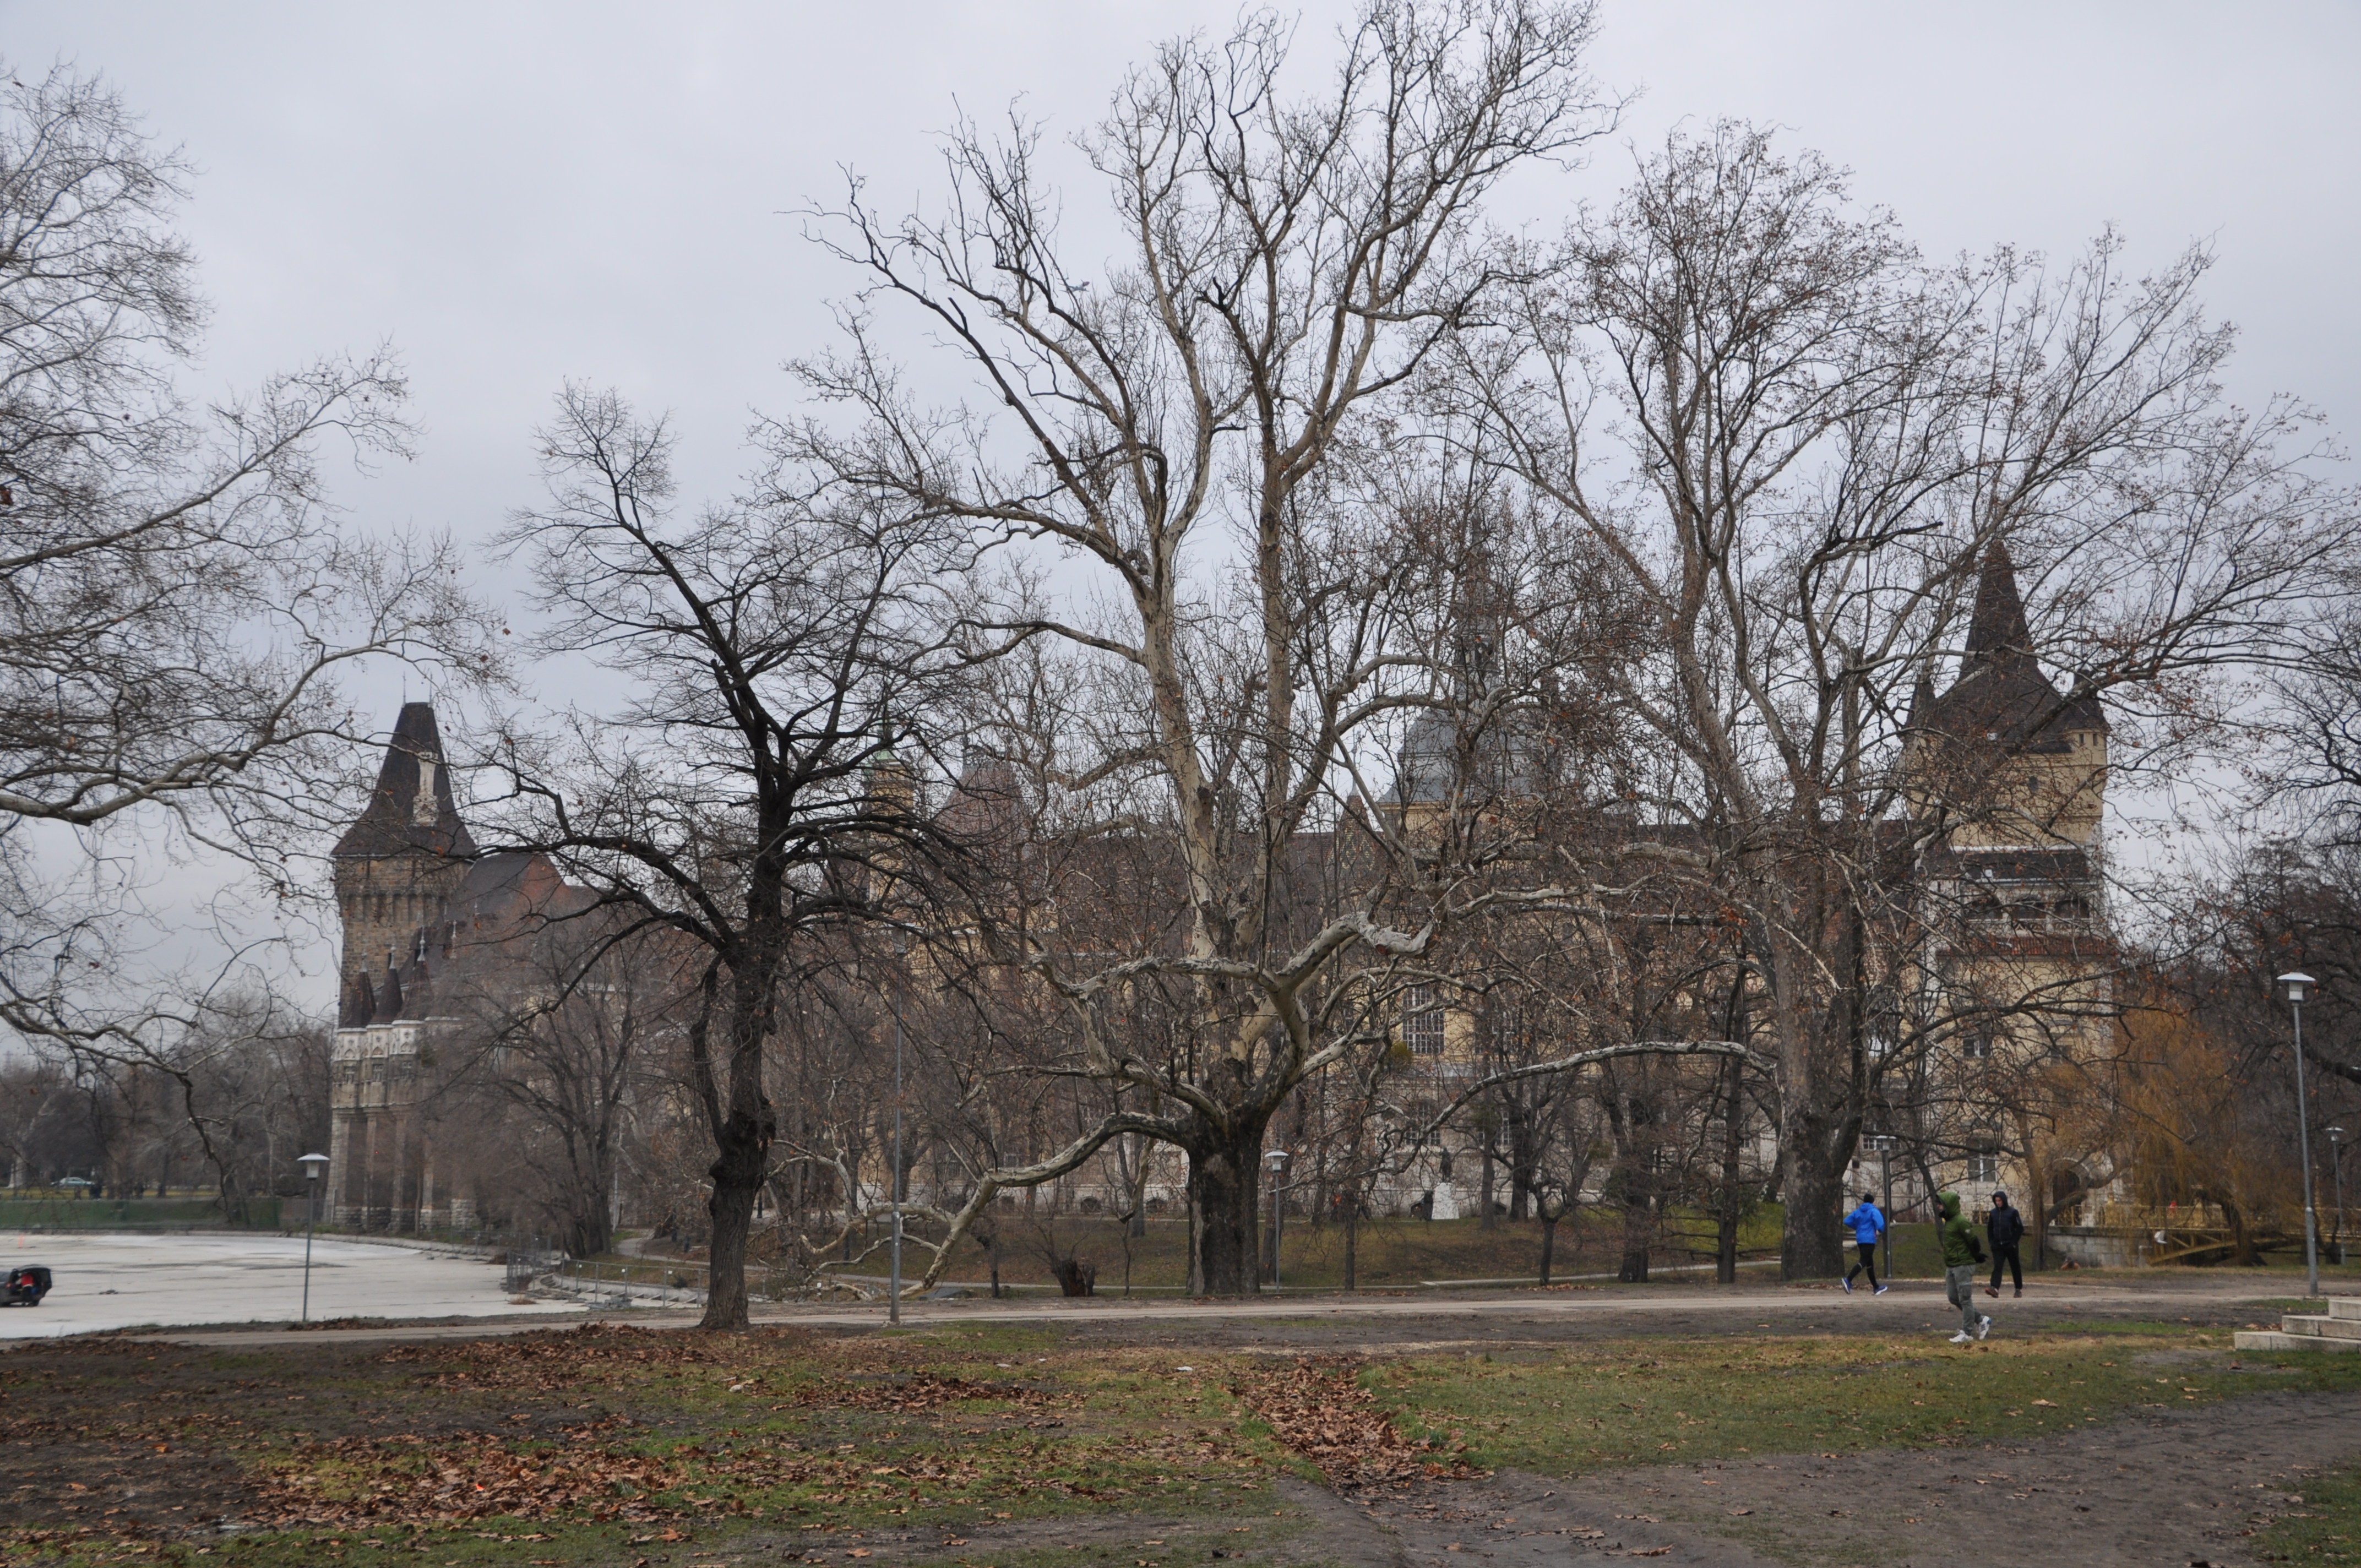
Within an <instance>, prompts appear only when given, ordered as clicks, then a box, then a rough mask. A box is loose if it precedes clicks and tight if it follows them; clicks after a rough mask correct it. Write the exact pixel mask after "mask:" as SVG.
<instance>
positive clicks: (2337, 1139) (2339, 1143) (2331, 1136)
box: [2328, 1127, 2345, 1263]
mask: <svg viewBox="0 0 2361 1568" xmlns="http://www.w3.org/2000/svg"><path fill="white" fill-rule="evenodd" d="M2344 1139H2345V1129H2344V1128H2342V1127H2331V1128H2329V1129H2328V1166H2329V1168H2330V1169H2331V1170H2333V1171H2334V1172H2335V1173H2336V1230H2335V1232H2334V1235H2335V1237H2336V1261H2337V1262H2339V1263H2343V1262H2344V1261H2345V1142H2344Z"/></svg>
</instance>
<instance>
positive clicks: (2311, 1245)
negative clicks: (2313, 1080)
mask: <svg viewBox="0 0 2361 1568" xmlns="http://www.w3.org/2000/svg"><path fill="white" fill-rule="evenodd" d="M2318 983H2319V982H2318V981H2314V980H2313V979H2312V976H2310V975H2308V974H2305V973H2303V972H2302V971H2301V970H2289V971H2288V972H2287V973H2285V974H2283V975H2281V976H2279V981H2278V985H2279V996H2280V998H2281V999H2282V1000H2283V1001H2285V1002H2286V1003H2287V1004H2288V1017H2289V1018H2290V1021H2291V1023H2292V1025H2293V1026H2294V1031H2295V1132H2296V1150H2297V1157H2298V1158H2299V1159H2301V1161H2302V1176H2303V1274H2304V1289H2305V1290H2306V1291H2307V1292H2308V1293H2309V1294H2311V1295H2314V1296H2317V1295H2319V1294H2320V1219H2319V1216H2318V1215H2317V1214H2316V1213H2315V1212H2313V1210H2312V1103H2311V1102H2310V1100H2309V1099H2308V1098H2307V1097H2306V1095H2305V1091H2304V1082H2303V1004H2304V1003H2307V1002H2309V1001H2311V1000H2312V987H2313V986H2314V985H2316V984H2318Z"/></svg>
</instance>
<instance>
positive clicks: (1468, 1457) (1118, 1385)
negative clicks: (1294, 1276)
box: [0, 1324, 2361, 1568]
mask: <svg viewBox="0 0 2361 1568" xmlns="http://www.w3.org/2000/svg"><path fill="white" fill-rule="evenodd" d="M1176 1342H1177V1343H1176ZM2353 1389H2361V1357H2354V1358H2345V1357H2329V1356H2309V1357H2282V1358H2261V1357H2245V1358H2241V1357H2240V1356H2238V1355H2237V1354H2235V1353H2234V1352H2232V1351H2230V1350H2229V1348H2228V1346H2227V1336H2226V1334H2224V1333H2223V1332H2219V1331H2218V1330H2213V1329H2199V1328H2192V1327H2183V1326H2180V1325H2172V1326H2167V1325H2162V1324H2149V1325H2138V1324H2114V1325H2108V1326H2105V1327H2103V1328H2102V1327H2097V1326H2092V1327H2083V1328H2078V1329H2076V1330H2074V1331H2072V1332H2063V1331H2059V1332H2046V1333H2038V1334H2026V1335H2025V1336H2022V1337H2017V1338H2013V1339H2008V1340H2001V1339H1995V1340H1993V1341H1992V1342H1989V1343H1983V1344H1979V1345H1974V1346H1970V1347H1965V1348H1960V1349H1954V1348H1953V1347H1951V1346H1949V1345H1948V1344H1946V1343H1943V1342H1942V1340H1941V1338H1940V1336H1939V1335H1932V1334H1920V1335H1916V1336H1898V1335H1891V1334H1887V1335H1864V1334H1844V1335H1838V1334H1827V1333H1795V1332H1751V1333H1744V1334H1739V1333H1730V1332H1722V1333H1719V1334H1712V1335H1703V1334H1683V1335H1659V1336H1651V1337H1636V1336H1625V1337H1588V1336H1577V1337H1575V1338H1572V1339H1569V1340H1565V1341H1562V1342H1559V1343H1525V1344H1502V1345H1499V1346H1497V1347H1494V1348H1491V1349H1488V1350H1483V1351H1477V1350H1453V1349H1446V1348H1443V1347H1440V1346H1437V1345H1435V1344H1433V1342H1429V1343H1427V1345H1426V1346H1425V1347H1423V1348H1417V1349H1411V1348H1409V1347H1407V1346H1405V1347H1404V1350H1403V1352H1402V1353H1400V1354H1383V1353H1381V1352H1373V1353H1371V1354H1360V1355H1344V1354H1296V1353H1292V1352H1289V1351H1275V1352H1266V1353H1257V1352H1255V1351H1252V1350H1248V1349H1242V1348H1239V1347H1238V1346H1236V1345H1235V1344H1230V1345H1224V1347H1222V1348H1218V1349H1196V1348H1191V1346H1190V1345H1189V1344H1188V1343H1185V1342H1181V1336H1176V1335H1173V1334H1171V1333H1170V1332H1168V1331H1164V1330H1159V1333H1158V1341H1157V1343H1153V1344H1145V1343H1108V1342H1107V1341H1106V1339H1105V1338H1104V1335H1098V1336H1094V1337H1091V1338H1082V1337H1079V1336H1077V1337H1068V1336H1066V1335H1065V1334H1063V1333H1061V1332H1060V1331H1057V1330H1054V1329H1049V1328H1031V1327H1015V1326H1006V1325H1001V1326H986V1325H970V1326H964V1327H943V1328H937V1329H932V1330H929V1331H928V1332H911V1333H894V1334H886V1333H864V1332H845V1333H841V1334H823V1333H818V1332H803V1331H796V1330H785V1329H774V1330H764V1331H759V1332H754V1333H751V1334H744V1335H725V1336H708V1335H702V1334H697V1333H693V1332H678V1331H654V1330H647V1329H634V1328H630V1327H597V1328H589V1329H584V1330H578V1331H560V1332H539V1333H532V1334H523V1335H519V1336H515V1337H511V1338H500V1339H485V1340H473V1341H469V1340H448V1341H433V1342H428V1343H411V1344H387V1343H341V1344H339V1343H302V1342H298V1343H277V1344H272V1345H269V1346H268V1347H266V1348H257V1349H253V1350H238V1351H221V1350H201V1349H191V1348H184V1347H175V1346H167V1345H159V1344H152V1343H137V1342H132V1341H125V1340H93V1341H84V1342H66V1343H43V1344H37V1345H32V1346H27V1347H22V1348H19V1349H16V1350H14V1351H11V1352H9V1353H7V1354H5V1355H0V1454H5V1467H4V1468H5V1475H6V1480H5V1490H0V1563H12V1564H13V1563H74V1564H83V1563H120V1562H156V1561H162V1562H177V1563H188V1564H194V1563H200V1562H203V1563H231V1564H238V1565H241V1568H281V1565H291V1564H297V1563H339V1562H346V1561H351V1562H364V1563H375V1562H394V1561H404V1562H407V1561H412V1560H415V1561H418V1562H421V1563H436V1564H445V1565H456V1564H473V1563H586V1564H616V1565H636V1564H642V1563H644V1564H648V1565H651V1568H652V1565H653V1564H657V1563H669V1564H676V1565H680V1568H686V1565H688V1564H692V1563H723V1562H729V1561H733V1560H735V1561H744V1562H773V1563H775V1562H782V1561H803V1562H807V1563H811V1562H820V1561H825V1562H829V1563H837V1564H845V1563H853V1562H858V1561H860V1560H862V1559H867V1558H874V1559H876V1564H875V1568H884V1563H887V1562H889V1561H890V1562H897V1563H898V1562H904V1561H910V1560H914V1559H917V1560H931V1561H937V1562H940V1563H944V1564H946V1565H950V1564H964V1565H968V1568H983V1565H984V1564H992V1565H994V1568H1095V1565H1100V1564H1109V1565H1113V1568H1141V1565H1146V1568H1188V1565H1191V1564H1199V1563H1202V1564H1207V1565H1209V1568H1212V1565H1215V1564H1220V1565H1221V1568H1228V1565H1229V1564H1232V1563H1236V1564H1241V1565H1242V1568H1257V1565H1260V1568H1293V1565H1296V1564H1302V1563H1322V1562H1343V1563H1356V1562H1361V1561H1397V1560H1399V1559H1400V1552H1402V1551H1403V1550H1405V1547H1404V1542H1405V1541H1409V1540H1410V1539H1411V1538H1413V1537H1416V1538H1418V1539H1423V1538H1424V1537H1423V1536H1422V1535H1421V1533H1420V1532H1425V1533H1426V1534H1432V1535H1434V1536H1435V1537H1436V1550H1438V1551H1440V1550H1444V1549H1445V1548H1447V1546H1448V1544H1449V1542H1448V1541H1445V1540H1444V1539H1443V1538H1444V1537H1445V1536H1453V1537H1455V1536H1456V1535H1461V1534H1470V1533H1471V1532H1475V1531H1477V1530H1484V1531H1490V1532H1494V1533H1492V1534H1490V1535H1487V1536H1485V1537H1484V1538H1483V1539H1485V1540H1487V1541H1491V1542H1492V1543H1493V1544H1492V1546H1490V1547H1488V1548H1487V1550H1493V1551H1495V1552H1507V1551H1508V1548H1507V1547H1506V1546H1505V1545H1503V1544H1502V1543H1504V1542H1507V1541H1512V1540H1513V1541H1528V1542H1530V1544H1531V1545H1532V1550H1534V1551H1536V1552H1540V1551H1543V1550H1544V1549H1546V1550H1547V1551H1556V1552H1563V1551H1565V1550H1576V1551H1582V1552H1587V1551H1591V1550H1596V1551H1599V1552H1607V1551H1618V1552H1620V1551H1625V1550H1631V1551H1645V1550H1653V1547H1651V1546H1648V1545H1647V1544H1646V1543H1645V1542H1644V1541H1642V1540H1641V1539H1640V1538H1639V1536H1636V1535H1634V1534H1633V1533H1632V1532H1641V1533H1642V1534H1644V1532H1645V1530H1648V1529H1653V1528H1654V1527H1656V1526H1657V1525H1658V1524H1659V1523H1660V1522H1661V1520H1660V1519H1659V1517H1658V1516H1659V1515H1661V1516H1662V1520H1670V1519H1672V1518H1673V1517H1674V1516H1673V1513H1672V1512H1671V1511H1670V1510H1671V1504H1670V1503H1667V1504H1665V1505H1664V1507H1663V1508H1657V1507H1655V1506H1653V1505H1648V1506H1644V1507H1642V1506H1633V1507H1627V1508H1621V1509H1620V1511H1619V1509H1618V1508H1617V1506H1616V1504H1615V1503H1614V1501H1613V1498H1615V1497H1620V1496H1622V1495H1623V1494H1624V1493H1626V1492H1646V1493H1648V1494H1649V1495H1651V1496H1653V1495H1655V1493H1656V1491H1657V1490H1658V1489H1659V1487H1658V1484H1657V1483H1653V1482H1649V1483H1640V1482H1635V1481H1634V1480H1633V1479H1632V1477H1635V1476H1640V1475H1648V1474H1651V1473H1652V1472H1651V1470H1650V1468H1649V1467H1654V1471H1653V1473H1656V1474H1661V1475H1664V1476H1665V1477H1666V1479H1665V1480H1664V1483H1663V1485H1662V1488H1661V1489H1662V1491H1663V1493H1664V1496H1665V1497H1672V1496H1674V1494H1675V1493H1676V1492H1678V1491H1679V1489H1680V1488H1679V1487H1678V1486H1675V1485H1674V1480H1673V1475H1674V1472H1675V1471H1682V1472H1683V1473H1690V1472H1693V1473H1694V1484H1693V1487H1692V1492H1693V1497H1695V1498H1700V1499H1705V1500H1707V1501H1709V1502H1710V1503H1712V1504H1713V1505H1714V1507H1715V1508H1719V1505H1720V1504H1721V1503H1722V1502H1723V1501H1724V1500H1725V1499H1727V1498H1730V1497H1735V1496H1736V1495H1737V1493H1738V1492H1739V1491H1740V1490H1742V1489H1743V1487H1744V1486H1746V1485H1749V1484H1752V1483H1749V1482H1748V1480H1747V1477H1748V1476H1749V1475H1753V1474H1754V1472H1756V1471H1761V1472H1763V1475H1774V1474H1777V1473H1779V1471H1780V1466H1781V1464H1788V1463H1790V1462H1793V1461H1801V1462H1803V1463H1805V1464H1819V1465H1820V1466H1821V1467H1822V1468H1824V1469H1831V1470H1833V1469H1835V1468H1836V1467H1837V1462H1839V1461H1840V1460H1843V1461H1846V1462H1850V1456H1858V1457H1859V1458H1860V1460H1861V1462H1862V1463H1864V1464H1867V1465H1869V1466H1870V1468H1871V1470H1872V1473H1874V1472H1875V1470H1876V1468H1877V1466H1878V1465H1880V1464H1883V1463H1885V1461H1883V1460H1881V1459H1880V1458H1879V1457H1878V1456H1879V1455H1881V1454H1884V1455H1892V1454H1894V1453H1897V1452H1905V1453H1907V1452H1916V1453H1932V1454H1939V1453H1944V1452H1952V1451H1956V1452H1959V1453H1968V1452H1971V1451H1976V1450H1979V1449H1980V1448H1991V1447H1994V1446H1995V1445H1998V1446H2006V1445H2010V1444H2015V1445H2019V1446H2020V1447H2022V1446H2024V1445H2028V1444H2029V1445H2032V1446H2033V1447H2036V1448H2037V1447H2039V1446H2040V1445H2042V1444H2044V1443H2049V1444H2051V1445H2052V1446H2055V1445H2056V1444H2058V1443H2061V1442H2062V1443H2066V1444H2068V1445H2073V1444H2078V1443H2082V1442H2085V1440H2086V1439H2088V1440H2089V1441H2091V1442H2097V1443H2099V1445H2100V1446H2101V1448H2104V1446H2105V1444H2106V1442H2108V1441H2109V1440H2108V1439H2107V1438H2106V1435H2105V1433H2106V1431H2112V1430H2113V1429H2112V1428H2110V1427H2109V1425H2108V1423H2111V1422H2122V1421H2125V1420H2165V1419H2167V1418H2170V1419H2174V1420H2178V1419H2179V1418H2180V1416H2181V1415H2183V1414H2191V1413H2195V1412H2202V1411H2204V1410H2207V1409H2212V1408H2214V1407H2217V1406H2221V1405H2222V1403H2223V1401H2224V1400H2228V1399H2233V1398H2237V1397H2238V1396H2241V1395H2243V1394H2246V1393H2249V1392H2255V1391H2257V1390H2268V1392H2269V1393H2270V1395H2271V1396H2272V1397H2273V1398H2278V1399H2279V1400H2280V1401H2282V1403H2284V1402H2285V1401H2286V1400H2288V1399H2295V1400H2297V1401H2298V1402H2299V1405H2300V1404H2301V1400H2302V1399H2304V1398H2312V1397H2319V1398H2332V1399H2334V1398H2343V1397H2344V1396H2342V1395H2341V1394H2340V1393H2339V1392H2338V1391H2340V1390H2353ZM2340 1408H2341V1407H2340ZM2299 1414H2300V1412H2299ZM2289 1419H2290V1420H2294V1419H2296V1418H2295V1417H2290V1418H2289ZM2299 1424H2300V1423H2299ZM2192 1430H2193V1429H2192ZM2192 1441H2194V1440H2192ZM2352 1444H2353V1447H2354V1449H2355V1450H2356V1451H2361V1431H2356V1432H2355V1433H2353V1434H2352ZM2200 1448H2201V1450H2202V1443H2201V1444H2200ZM2077 1452H2080V1451H2079V1450H2078V1451H2077ZM2323 1453H2324V1451H2323ZM1782 1456H1784V1457H1782ZM2305 1457H2306V1458H2307V1462H2308V1461H2309V1458H2311V1457H2316V1456H2314V1455H2312V1453H2311V1451H2309V1450H2307V1451H2305ZM2326 1457H2329V1458H2336V1457H2340V1455H2327V1456H2326ZM2355 1457H2361V1453H2356V1454H2355ZM1774 1459H1775V1460H1777V1461H1778V1462H1777V1463H1773V1460H1774ZM1912 1463H1913V1464H1917V1462H1916V1461H1913V1462H1912ZM1939 1467H1940V1466H1939V1464H1938V1468H1939ZM1913 1473H1914V1474H1915V1471H1914V1472H1913ZM1994 1473H1997V1472H1994ZM1758 1479H1760V1478H1759V1477H1758ZM1553 1486H1554V1487H1557V1488H1559V1490H1557V1491H1552V1490H1550V1488H1551V1487H1553ZM1721 1487H1729V1488H1730V1491H1729V1492H1724V1491H1721V1490H1718V1489H1717V1488H1721ZM1584 1488H1588V1490H1587V1491H1585V1490H1584ZM1602 1488H1603V1490H1602ZM2117 1492H2118V1493H2119V1494H2120V1496H2118V1497H2117V1500H2116V1503H2115V1504H2114V1505H2111V1506H2116V1507H2120V1508H2131V1507H2133V1506H2134V1503H2135V1502H2136V1497H2135V1494H2134V1493H2133V1492H2127V1491H2125V1490H2124V1489H2123V1488H2122V1487H2120V1486H2119V1487H2118V1488H2117ZM2326 1495H2327V1494H2326V1493H2325V1492H2323V1496H2326ZM1575 1497H1587V1498H1588V1499H1590V1501H1589V1502H1587V1503H1586V1504H1585V1505H1584V1506H1585V1507H1587V1508H1590V1509H1591V1511H1590V1513H1588V1514H1586V1515H1582V1516H1581V1517H1579V1518H1576V1517H1574V1516H1572V1515H1567V1514H1565V1509H1566V1508H1568V1507H1570V1506H1571V1505H1570V1504H1569V1502H1568V1499H1571V1498H1575ZM1551 1499H1554V1501H1552V1500H1551ZM1774 1500H1775V1499H1771V1498H1767V1497H1766V1499H1765V1500H1763V1501H1762V1502H1761V1504H1760V1506H1757V1507H1748V1508H1740V1509H1738V1510H1735V1511H1730V1510H1724V1511H1723V1512H1721V1513H1716V1514H1714V1516H1713V1519H1709V1520H1708V1523H1709V1524H1711V1526H1712V1531H1713V1533H1714V1537H1715V1539H1722V1538H1728V1540H1729V1541H1730V1542H1740V1541H1743V1540H1744V1539H1745V1538H1746V1537H1747V1536H1748V1533H1749V1532H1750V1531H1752V1532H1753V1534H1755V1535H1757V1536H1764V1532H1765V1531H1766V1530H1769V1528H1770V1525H1771V1522H1772V1516H1773V1515H1774V1514H1775V1513H1776V1512H1777V1509H1776V1508H1775V1507H1774V1506H1773V1501H1774ZM1930 1506H1939V1505H1930ZM2077 1506H2078V1507H2080V1506H2081V1505H2077ZM1708 1511H1710V1510H1708ZM2089 1511H2090V1510H2089V1508H2083V1510H2082V1514H2073V1515H2069V1516H2067V1517H2068V1518H2069V1519H2070V1521H2071V1520H2081V1519H2082V1518H2083V1515H2086V1514H2088V1513H2089ZM1698 1517H1699V1518H1704V1517H1705V1516H1704V1515H1699V1516H1698ZM1930 1517H1931V1516H1930ZM2242 1517H2243V1516H2242ZM2272 1517H2273V1518H2277V1517H2278V1516H2277V1515H2273V1516H2272ZM1897 1521H1898V1523H1897V1527H1898V1526H1899V1523H1902V1522H1906V1523H1909V1524H1914V1525H1915V1523H1916V1520H1915V1519H1913V1520H1908V1521H1901V1520H1900V1516H1897ZM1693 1522H1694V1521H1693ZM1666 1528H1670V1527H1669V1525H1667V1526H1666ZM1781 1528H1782V1529H1784V1528H1785V1527H1784V1526H1782V1527H1781ZM2248 1528H2250V1529H2256V1530H2259V1529H2261V1528H2263V1527H2262V1525H2260V1524H2251V1525H2250V1526H2249V1527H2248ZM2323 1528H2325V1527H2323ZM1503 1532H1505V1533H1503ZM1627 1538H1628V1539H1627ZM1782 1539H1784V1538H1782ZM1619 1543H1620V1544H1619ZM1763 1543H1764V1544H1769V1541H1768V1537H1767V1536H1765V1537H1764V1541H1763ZM2313 1544H2314V1543H2312V1542H2311V1541H2307V1542H2306V1543H2305V1546H2304V1548H2303V1549H2302V1551H2303V1555H2306V1556H2309V1557H2312V1558H2313V1559H2314V1560H2333V1559H2330V1558H2328V1557H2326V1556H2325V1555H2324V1553H2325V1552H2333V1551H2334V1550H2336V1549H2337V1548H2336V1546H2335V1545H2334V1544H2333V1543H2332V1542H2331V1541H2327V1540H2325V1539H2323V1540H2322V1541H2319V1542H2318V1543H2317V1544H2318V1545H2319V1546H2320V1547H2321V1548H2322V1549H2323V1550H2322V1551H2317V1552H2316V1551H2313V1550H2312V1545H2313ZM1470 1549H1471V1550H1472V1549H1473V1548H1472V1547H1471V1548H1470ZM1717 1550H1719V1549H1717ZM1729 1550H1730V1551H1732V1552H1738V1551H1741V1546H1740V1545H1738V1544H1731V1545H1730V1547H1729ZM1746 1550H1751V1549H1746ZM1783 1550H1784V1549H1783ZM1510 1555H1511V1557H1513V1553H1511V1554H1510ZM1786 1555H1787V1556H1788V1557H1789V1559H1790V1560H1794V1561H1808V1560H1810V1559H1808V1558H1806V1557H1795V1556H1794V1554H1793V1553H1787V1554H1786ZM1695 1560H1696V1561H1700V1562H1704V1561H1719V1560H1720V1559H1714V1558H1709V1557H1700V1558H1697V1559H1695ZM1729 1561H1730V1562H1741V1561H1747V1562H1751V1561H1754V1559H1752V1558H1751V1557H1745V1556H1740V1557H1731V1558H1730V1559H1729ZM864 1568H868V1565H866V1564H864Z"/></svg>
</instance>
